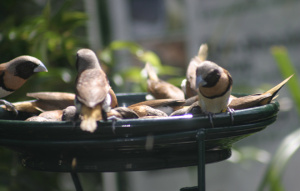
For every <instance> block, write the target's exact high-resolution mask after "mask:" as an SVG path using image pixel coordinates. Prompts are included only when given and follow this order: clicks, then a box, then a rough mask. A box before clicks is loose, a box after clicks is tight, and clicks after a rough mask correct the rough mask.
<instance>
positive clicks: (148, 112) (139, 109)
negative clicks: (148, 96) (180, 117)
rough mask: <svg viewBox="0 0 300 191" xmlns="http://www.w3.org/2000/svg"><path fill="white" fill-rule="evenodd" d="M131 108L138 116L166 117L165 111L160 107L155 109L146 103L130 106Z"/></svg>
mask: <svg viewBox="0 0 300 191" xmlns="http://www.w3.org/2000/svg"><path fill="white" fill-rule="evenodd" d="M131 109H132V110H133V111H134V112H135V113H136V114H137V115H138V116H139V118H142V117H146V116H158V117H168V115H167V113H165V112H164V111H162V110H160V109H155V108H153V107H150V106H148V105H137V106H135V107H131Z"/></svg>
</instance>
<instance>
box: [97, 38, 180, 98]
mask: <svg viewBox="0 0 300 191" xmlns="http://www.w3.org/2000/svg"><path fill="white" fill-rule="evenodd" d="M120 50H126V51H128V52H129V53H130V54H131V55H133V56H134V57H135V58H136V59H137V60H138V61H139V62H142V63H144V64H145V63H147V62H148V63H151V64H152V66H153V67H154V68H155V69H156V70H157V71H158V75H162V76H164V75H166V76H172V78H170V79H169V81H170V82H172V83H173V84H175V85H177V86H179V85H180V83H181V81H182V78H181V77H180V76H182V71H181V70H180V69H178V68H176V67H173V66H167V65H163V64H162V63H161V60H160V58H159V57H158V56H157V55H156V54H155V53H154V52H152V51H149V50H144V49H143V47H141V46H140V45H138V44H137V43H135V42H130V41H114V42H112V43H110V44H109V45H108V46H107V47H106V48H105V49H104V50H102V51H101V52H100V53H99V58H100V60H101V61H102V62H103V63H105V64H106V65H107V66H108V67H109V70H113V68H117V67H116V65H115V61H114V58H115V54H114V53H115V52H116V51H120ZM142 68H143V67H140V66H134V64H132V65H131V66H130V67H129V68H127V69H125V70H123V71H117V72H113V71H108V72H107V74H108V75H110V74H111V73H113V76H111V77H110V78H111V79H113V81H112V82H114V85H116V86H118V88H119V89H120V88H121V86H124V82H125V81H126V82H129V83H133V84H134V86H133V88H131V89H130V90H128V89H127V90H126V92H135V91H143V92H144V91H146V80H145V76H143V75H142V73H141V71H142ZM117 77H119V78H122V82H121V83H118V82H116V81H115V80H114V79H116V78H117ZM119 78H117V79H119ZM142 82H145V83H142Z"/></svg>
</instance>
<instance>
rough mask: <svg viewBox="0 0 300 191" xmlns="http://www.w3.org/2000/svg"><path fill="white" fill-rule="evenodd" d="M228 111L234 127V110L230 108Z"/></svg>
mask: <svg viewBox="0 0 300 191" xmlns="http://www.w3.org/2000/svg"><path fill="white" fill-rule="evenodd" d="M227 111H228V112H229V115H230V119H231V125H233V123H234V117H233V114H234V109H232V108H230V107H228V108H227Z"/></svg>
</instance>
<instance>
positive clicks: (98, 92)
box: [76, 69, 110, 107]
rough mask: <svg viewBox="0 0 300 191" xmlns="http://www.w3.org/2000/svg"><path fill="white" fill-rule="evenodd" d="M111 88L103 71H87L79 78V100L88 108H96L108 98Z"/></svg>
mask: <svg viewBox="0 0 300 191" xmlns="http://www.w3.org/2000/svg"><path fill="white" fill-rule="evenodd" d="M109 88H110V86H109V84H108V80H107V78H106V75H105V73H104V72H103V71H102V70H99V69H89V70H85V71H83V72H82V73H80V74H79V76H78V78H77V83H76V95H77V99H78V101H80V102H82V103H83V104H85V105H86V106H88V107H94V106H95V105H97V104H99V103H101V102H102V101H103V100H104V99H105V98H106V96H107V93H108V91H109Z"/></svg>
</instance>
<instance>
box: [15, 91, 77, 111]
mask: <svg viewBox="0 0 300 191" xmlns="http://www.w3.org/2000/svg"><path fill="white" fill-rule="evenodd" d="M26 95H27V96H28V97H31V98H35V100H28V101H20V102H14V103H12V105H13V106H14V108H15V109H16V110H17V111H18V112H26V113H32V114H39V113H41V112H44V111H51V110H62V109H64V108H66V107H68V106H72V105H74V99H75V94H73V93H67V92H29V93H27V94H26Z"/></svg>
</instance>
